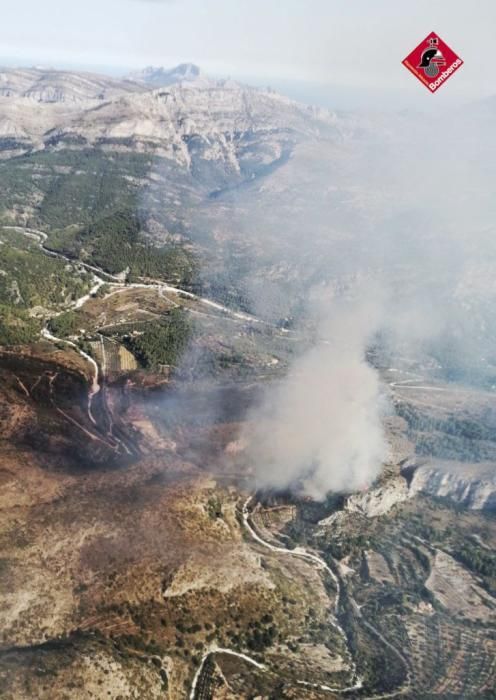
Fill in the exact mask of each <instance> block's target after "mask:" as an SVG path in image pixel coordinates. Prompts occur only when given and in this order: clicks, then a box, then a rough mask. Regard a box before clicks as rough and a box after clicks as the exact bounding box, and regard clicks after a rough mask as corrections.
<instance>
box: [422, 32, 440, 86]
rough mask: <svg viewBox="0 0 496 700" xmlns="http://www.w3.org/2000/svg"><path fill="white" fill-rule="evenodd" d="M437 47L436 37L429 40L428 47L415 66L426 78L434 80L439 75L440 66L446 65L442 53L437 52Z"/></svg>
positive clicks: (437, 40)
mask: <svg viewBox="0 0 496 700" xmlns="http://www.w3.org/2000/svg"><path fill="white" fill-rule="evenodd" d="M438 46H439V39H438V38H437V36H436V37H432V38H431V39H429V46H428V48H427V49H426V50H425V51H424V52H423V54H422V59H421V61H420V63H419V65H418V66H417V68H422V70H423V71H424V73H425V75H427V77H428V78H436V77H437V76H438V75H439V70H440V66H445V65H446V61H445V60H444V56H443V54H442V51H440V50H439V48H438Z"/></svg>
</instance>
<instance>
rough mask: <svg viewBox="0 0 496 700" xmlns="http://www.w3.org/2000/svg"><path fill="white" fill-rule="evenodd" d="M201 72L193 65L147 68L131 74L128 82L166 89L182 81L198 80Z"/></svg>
mask: <svg viewBox="0 0 496 700" xmlns="http://www.w3.org/2000/svg"><path fill="white" fill-rule="evenodd" d="M200 76H201V71H200V68H199V67H198V66H196V65H195V64H194V63H180V64H179V65H178V66H174V68H164V67H163V66H159V67H155V66H148V67H147V68H144V69H143V70H142V71H137V72H135V73H131V74H130V75H129V76H128V79H129V80H132V81H134V82H138V83H145V84H146V85H150V86H153V87H167V86H168V85H174V84H175V83H181V82H183V81H188V82H189V81H194V80H197V79H198V78H200Z"/></svg>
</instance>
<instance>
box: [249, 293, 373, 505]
mask: <svg viewBox="0 0 496 700" xmlns="http://www.w3.org/2000/svg"><path fill="white" fill-rule="evenodd" d="M319 307H320V308H319V310H318V312H317V314H318V316H319V336H320V340H319V341H318V342H317V344H316V345H315V346H314V347H312V348H311V349H310V350H308V351H307V352H306V353H304V354H303V355H302V356H301V357H300V358H299V359H298V360H297V361H296V362H295V363H294V365H293V367H292V368H291V370H290V372H289V374H288V376H287V378H285V380H284V381H283V382H282V383H281V384H280V385H279V386H277V387H276V388H274V387H272V388H271V390H270V391H269V392H268V394H267V396H266V398H265V401H264V402H263V405H262V406H261V407H258V408H257V409H256V411H255V412H254V413H253V415H252V423H251V428H250V429H249V434H248V435H247V436H246V440H247V442H248V444H249V446H250V447H249V454H250V457H251V459H252V460H253V464H254V466H255V473H256V480H257V485H258V486H259V487H271V488H286V487H287V486H290V487H294V488H296V489H298V490H300V491H302V492H303V493H304V494H306V495H308V496H311V497H313V498H315V499H322V498H324V497H325V495H326V493H327V492H328V491H330V490H333V491H350V490H355V489H360V488H363V487H365V486H367V485H369V484H370V483H371V481H373V479H374V478H375V477H376V476H377V474H378V472H379V470H380V468H381V464H382V462H383V460H384V458H385V457H386V451H387V450H386V442H385V438H384V433H383V429H382V420H381V419H382V410H381V406H382V401H381V393H380V385H379V378H378V375H377V372H376V371H375V370H374V369H372V368H371V367H370V366H369V365H368V364H367V362H366V360H365V350H366V346H367V342H368V340H369V339H370V337H371V335H372V334H373V333H374V331H375V330H376V329H377V322H378V319H379V317H380V314H379V313H378V307H377V305H376V304H374V303H371V302H370V301H364V300H358V301H353V302H350V301H346V302H343V301H336V300H331V301H330V302H328V303H323V302H321V303H320V304H319ZM325 307H327V308H325Z"/></svg>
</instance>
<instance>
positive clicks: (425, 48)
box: [402, 32, 463, 92]
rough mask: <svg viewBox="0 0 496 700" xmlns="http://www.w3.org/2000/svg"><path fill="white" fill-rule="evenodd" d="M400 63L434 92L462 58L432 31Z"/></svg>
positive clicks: (454, 70) (461, 62)
mask: <svg viewBox="0 0 496 700" xmlns="http://www.w3.org/2000/svg"><path fill="white" fill-rule="evenodd" d="M402 63H403V65H404V66H405V67H406V68H408V70H409V71H410V72H411V73H413V75H415V76H416V77H417V78H418V79H419V80H420V82H422V83H423V84H424V85H425V87H426V88H427V89H428V90H430V92H436V90H437V89H438V88H440V87H441V85H442V84H443V83H445V82H446V81H447V80H448V78H451V76H452V75H453V73H455V72H456V71H457V70H458V68H460V66H461V65H463V61H462V59H461V58H460V57H459V56H457V55H456V53H455V52H454V51H453V50H452V49H450V47H449V46H448V44H445V43H444V41H443V40H442V39H440V38H439V37H438V35H437V34H435V33H434V32H431V33H430V34H429V36H427V37H426V38H425V39H424V41H422V42H420V44H419V45H418V46H417V47H416V48H415V49H413V51H412V52H411V53H410V54H409V55H408V56H407V57H406V58H405V59H404V60H403V61H402Z"/></svg>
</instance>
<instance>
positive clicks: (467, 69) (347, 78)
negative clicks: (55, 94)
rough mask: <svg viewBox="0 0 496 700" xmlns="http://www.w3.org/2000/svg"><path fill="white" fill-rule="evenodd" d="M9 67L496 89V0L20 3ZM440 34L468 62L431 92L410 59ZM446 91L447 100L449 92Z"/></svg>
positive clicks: (6, 15)
mask: <svg viewBox="0 0 496 700" xmlns="http://www.w3.org/2000/svg"><path fill="white" fill-rule="evenodd" d="M2 5H3V7H2V11H1V19H2V22H1V28H0V39H1V49H0V60H1V61H3V62H8V63H18V64H24V65H25V64H32V63H41V64H44V65H47V64H49V65H54V66H57V65H75V66H87V67H92V66H93V67H95V68H96V67H98V68H100V69H101V68H102V67H107V68H109V69H113V70H116V69H122V70H125V69H127V68H132V67H141V66H145V65H148V64H155V65H157V64H158V65H172V64H175V63H177V62H180V61H193V62H195V63H198V64H199V65H200V66H201V67H202V68H204V69H205V70H206V71H207V72H211V73H213V74H216V75H231V76H233V77H245V78H248V77H254V78H258V79H259V80H266V81H267V82H269V81H272V80H277V79H285V80H296V81H303V80H313V81H315V82H318V83H329V84H333V85H349V86H352V87H364V88H369V89H373V90H377V89H378V90H390V89H394V90H398V91H403V92H404V93H405V94H412V95H421V96H422V97H419V98H418V99H419V100H422V101H427V100H438V101H440V100H444V99H449V97H451V98H452V97H454V96H455V95H456V96H458V97H469V98H472V97H477V96H483V95H488V94H493V93H494V92H496V89H495V87H494V83H495V79H494V71H493V69H492V68H489V67H490V66H491V64H492V63H493V62H494V53H495V52H496V41H495V39H496V3H495V2H494V0H478V2H477V3H467V2H466V1H464V0H450V1H447V0H442V1H439V0H408V1H407V0H402V2H398V0H203V1H202V0H85V1H84V2H79V1H78V0H72V2H67V0H43V2H40V0H17V2H8V3H7V2H4V3H2ZM431 30H434V31H436V32H437V33H439V35H440V36H441V37H442V38H443V39H444V40H445V41H446V42H447V43H448V44H450V45H451V46H452V48H453V49H454V50H455V52H457V53H458V54H459V55H460V56H461V57H462V58H463V59H464V61H465V65H464V66H463V68H462V69H461V70H460V71H459V72H458V73H457V75H456V76H455V77H453V78H452V79H451V81H450V83H449V87H448V86H443V89H442V90H439V92H438V93H437V94H436V95H435V96H433V95H430V94H429V92H428V91H427V90H426V89H425V88H423V87H422V86H421V85H420V83H417V81H416V80H415V79H414V78H413V77H412V76H411V75H410V74H409V73H408V71H407V70H406V69H405V68H404V67H403V66H402V65H401V60H402V59H403V58H404V57H405V56H406V55H407V54H408V53H409V52H410V50H411V49H413V48H414V47H415V46H416V45H417V44H418V43H419V42H420V40H422V39H423V38H424V37H425V36H426V35H427V34H428V33H429V32H430V31H431ZM447 96H449V97H447Z"/></svg>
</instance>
